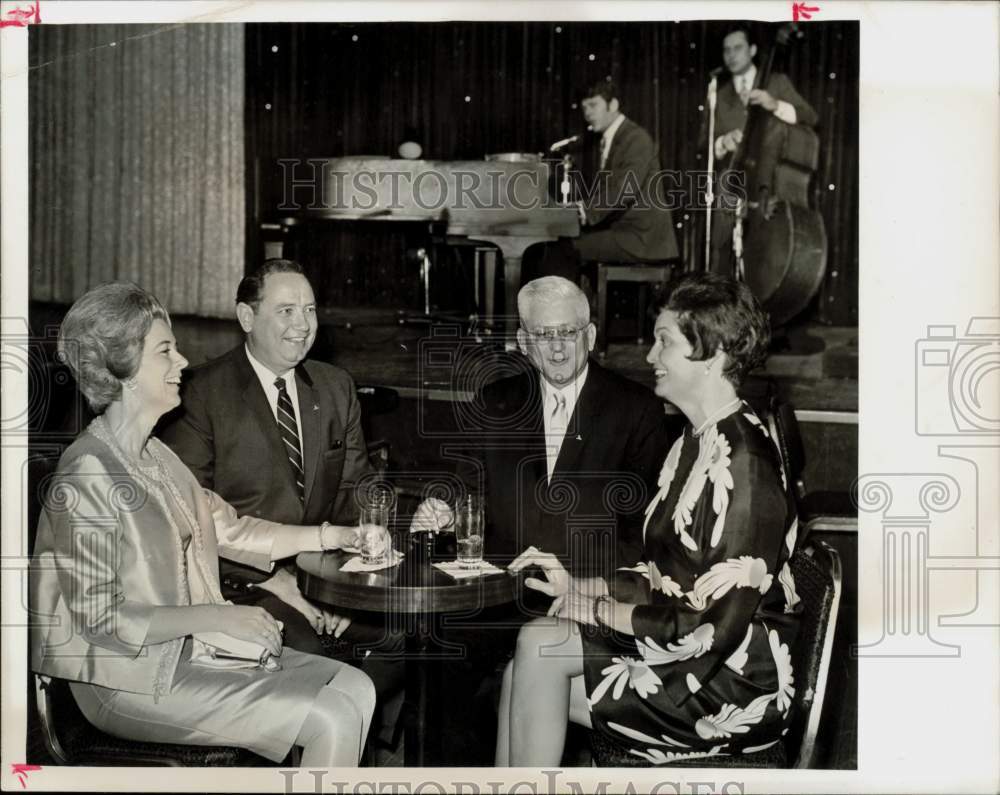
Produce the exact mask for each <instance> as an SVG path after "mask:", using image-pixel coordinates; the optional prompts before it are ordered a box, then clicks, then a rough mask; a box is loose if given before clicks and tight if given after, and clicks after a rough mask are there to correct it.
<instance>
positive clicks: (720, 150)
mask: <svg viewBox="0 0 1000 795" xmlns="http://www.w3.org/2000/svg"><path fill="white" fill-rule="evenodd" d="M756 77H757V67H756V66H754V65H753V64H750V68H749V69H747V70H746V71H745V72H744V73H743V74H741V75H733V88H734V89H736V94H737V95H738V96H739V97H740V99H741V100H743V99H744V97H746V96H747V95H748V94H749V93H750V92H751V91H752V90H753V81H754V79H755V78H756ZM775 101H776V102H777V103H778V107H776V108H775V109H774V115H775V116H777V117H778V118H779V119H780V120H781V121H783V122H784V123H785V124H795V123H796V122H797V121H798V114H796V112H795V106H794V105H793V104H792V103H791V102H785V100H783V99H778V98H777V97H775ZM744 104H746V102H745V101H744ZM724 137H725V135H720V136H719V137H718V138H716V139H715V156H716V157H717V158H723V157H725V156H726V148H725V147H724V146H723V145H722V139H723V138H724Z"/></svg>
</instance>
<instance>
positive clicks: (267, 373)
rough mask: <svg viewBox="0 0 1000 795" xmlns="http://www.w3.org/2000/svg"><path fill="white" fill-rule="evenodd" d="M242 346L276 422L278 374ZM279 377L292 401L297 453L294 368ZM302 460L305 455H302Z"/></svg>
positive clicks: (297, 410)
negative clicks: (276, 383)
mask: <svg viewBox="0 0 1000 795" xmlns="http://www.w3.org/2000/svg"><path fill="white" fill-rule="evenodd" d="M244 348H245V350H246V352H247V358H248V359H249V360H250V366H251V367H252V368H253V371H254V372H255V373H256V374H257V378H258V380H259V381H260V385H261V386H262V387H263V388H264V394H265V395H266V396H267V403H268V405H269V406H270V407H271V414H273V415H274V421H275V422H277V421H278V387H276V386H275V385H274V380H275V379H276V378H278V377H279V376H276V375H275V374H274V373H273V372H271V370H270V369H268V368H267V367H266V366H265V365H263V364H261V362H259V361H258V360H257V359H256V358H254V355H253V354H252V353H250V348H249V346H244ZM280 377H281V378H284V379H285V391H287V392H288V399H289V400H290V401H291V402H292V410H293V411H294V412H295V425H296V427H297V428H298V430H299V448H300V449H299V454H302V449H301V447H302V418H301V417H300V416H299V389H298V386H297V385H296V383H295V368H292V369H291V370H286V371H285V372H283V373H282V374H281V376H280ZM304 460H305V456H303V461H304Z"/></svg>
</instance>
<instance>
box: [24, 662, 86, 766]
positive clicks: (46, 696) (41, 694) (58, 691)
mask: <svg viewBox="0 0 1000 795" xmlns="http://www.w3.org/2000/svg"><path fill="white" fill-rule="evenodd" d="M32 676H33V678H34V680H35V708H36V710H37V712H38V723H39V727H40V729H41V734H42V741H43V742H44V743H45V750H46V751H48V752H49V756H51V757H52V758H53V759H54V760H55V761H56V764H59V765H71V764H73V761H72V759H71V757H70V755H69V753H68V752H67V751H66V750H65V749H64V748H63V745H62V742H60V740H59V735H58V733H57V732H56V725H55V718H54V716H55V713H56V711H57V710H56V704H55V703H54V702H55V701H60V702H63V706H64V707H65V708H67V712H72V711H75V712H76V713H77V715H78V716H79V717H80V718H82V717H83V716H82V715H79V713H80V708H79V707H77V706H76V702H75V701H73V699H72V697H71V696H70V697H69V698H68V699H67V698H66V696H67V695H70V694H69V687H68V686H67V684H66V683H65V682H63V681H62V680H60V679H53V678H52V677H50V676H43V675H42V674H33V675H32ZM67 700H68V701H70V702H72V704H66V703H65V702H66V701H67Z"/></svg>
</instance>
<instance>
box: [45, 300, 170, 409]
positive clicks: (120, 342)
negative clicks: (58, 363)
mask: <svg viewBox="0 0 1000 795" xmlns="http://www.w3.org/2000/svg"><path fill="white" fill-rule="evenodd" d="M157 319H159V320H162V321H163V322H164V323H166V324H167V325H168V326H169V325H170V315H168V314H167V310H166V309H164V308H163V306H162V304H160V302H159V301H157V300H156V298H155V297H154V296H153V295H151V294H150V293H147V292H146V291H145V290H143V289H142V288H141V287H139V286H138V285H136V284H132V283H131V282H109V283H107V284H101V285H98V286H97V287H95V288H93V289H92V290H89V291H88V292H86V293H84V294H83V295H82V296H80V297H79V298H78V299H77V300H76V301H75V302H74V303H73V306H71V307H70V308H69V311H68V312H67V313H66V317H65V318H63V322H62V325H60V326H59V337H58V341H57V346H58V350H59V356H60V358H61V359H62V360H63V361H64V362H65V363H66V364H67V366H68V367H69V369H70V371H71V372H72V373H73V377H74V378H76V382H77V384H79V386H80V391H81V392H82V393H83V396H84V397H85V398H86V399H87V403H88V404H89V405H90V408H91V409H93V411H94V413H95V414H100V413H101V412H102V411H104V410H105V409H106V408H107V407H108V406H109V405H111V403H113V402H114V401H116V400H118V398H119V397H121V394H122V381H124V380H125V379H127V378H131V377H132V376H134V375H135V374H136V371H138V369H139V362H140V361H141V359H142V349H143V346H144V345H145V342H146V335H147V334H149V329H150V327H151V326H152V325H153V321H154V320H157Z"/></svg>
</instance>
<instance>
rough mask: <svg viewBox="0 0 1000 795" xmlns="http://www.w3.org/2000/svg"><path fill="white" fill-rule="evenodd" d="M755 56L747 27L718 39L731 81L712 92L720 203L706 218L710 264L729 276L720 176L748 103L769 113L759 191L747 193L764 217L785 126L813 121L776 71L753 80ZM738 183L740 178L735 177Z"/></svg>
mask: <svg viewBox="0 0 1000 795" xmlns="http://www.w3.org/2000/svg"><path fill="white" fill-rule="evenodd" d="M756 55H757V45H756V44H755V43H754V41H753V38H752V35H751V32H750V29H749V28H748V27H735V28H732V29H731V30H730V31H729V32H728V33H727V34H726V36H725V38H724V39H723V41H722V59H723V63H724V64H725V66H726V70H727V71H728V72H729V74H730V75H731V76H732V79H731V80H726V81H725V82H723V84H722V85H721V87H720V88H719V90H718V93H717V95H716V106H715V136H714V140H713V141H712V146H713V147H714V150H715V158H716V160H715V169H716V173H718V174H720V175H723V176H721V177H720V185H722V186H723V187H722V188H720V190H719V195H720V207H721V209H719V210H716V211H715V213H714V215H713V218H712V269H713V270H717V271H720V272H724V273H728V274H730V275H732V272H733V264H734V263H733V258H732V233H733V225H734V215H733V210H732V207H731V206H730V205H731V204H732V201H731V200H730V199H731V198H732V197H731V196H728V197H727V196H724V195H723V194H725V193H726V189H725V187H724V186H725V185H727V184H730V183H731V182H732V180H730V179H729V178H728V177H726V176H724V172H726V170H727V168H728V167H729V164H730V162H731V160H732V157H733V153H734V152H735V151H736V150H737V148H738V147H739V144H740V142H741V141H742V140H743V129H744V127H745V126H746V122H747V117H748V114H749V108H751V107H754V106H757V107H760V108H763V109H764V110H765V111H767V113H768V114H770V115H769V116H768V117H767V123H766V126H765V128H764V135H763V138H762V140H761V148H760V152H761V156H760V158H759V160H758V163H757V185H758V188H760V189H761V191H762V193H763V195H758V196H748V197H746V198H747V200H748V201H762V202H764V205H765V206H764V215H765V217H770V215H771V213H772V212H773V209H774V202H775V199H776V197H775V196H774V195H773V193H772V192H771V190H770V188H771V184H772V180H773V177H774V169H775V166H776V165H777V161H778V156H779V154H780V153H781V151H782V148H783V146H784V141H785V138H786V136H787V135H788V130H789V128H790V127H794V126H795V125H804V126H807V127H812V126H814V125H815V124H816V122H817V121H818V120H819V117H818V116H817V115H816V111H815V110H813V108H812V107H811V106H810V105H809V103H808V102H806V100H805V99H803V98H802V97H801V96H800V95H799V93H798V92H797V91H796V90H795V87H794V86H793V85H792V81H791V80H789V79H788V77H787V76H786V75H784V74H782V73H780V72H772V74H771V77H770V79H769V80H768V82H767V85H766V86H759V85H757V82H758V81H757V67H756V65H755V64H754V62H753V59H754V57H755V56H756ZM701 139H702V145H706V144H707V143H708V125H707V119H706V120H705V121H704V122H703V124H702V133H701ZM740 182H741V184H742V180H741V181H740Z"/></svg>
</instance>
